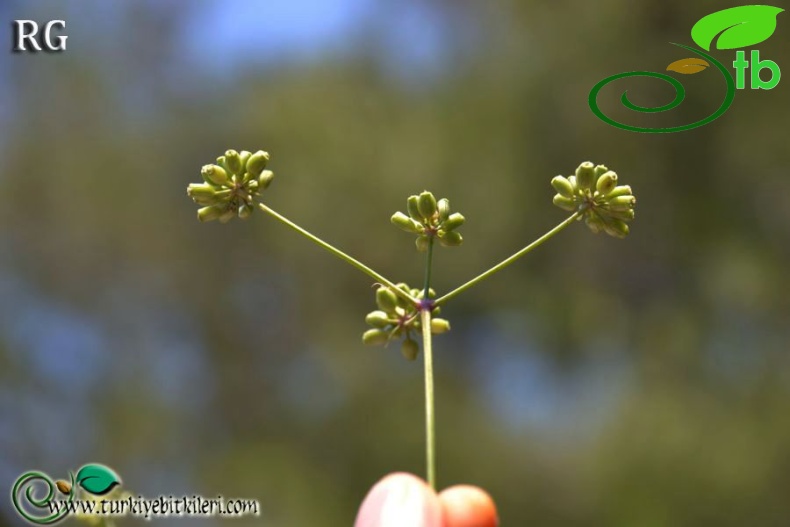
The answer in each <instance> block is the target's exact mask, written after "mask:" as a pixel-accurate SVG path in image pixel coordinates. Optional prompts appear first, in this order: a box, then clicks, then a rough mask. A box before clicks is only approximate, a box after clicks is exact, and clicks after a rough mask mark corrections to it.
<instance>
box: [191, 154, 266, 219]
mask: <svg viewBox="0 0 790 527" xmlns="http://www.w3.org/2000/svg"><path fill="white" fill-rule="evenodd" d="M268 162H269V154H268V153H266V152H264V151H262V150H258V151H257V152H255V153H251V152H247V151H246V150H243V151H241V152H237V151H235V150H228V151H227V152H225V155H223V156H220V157H218V158H217V162H216V164H209V165H205V166H204V167H203V168H202V169H201V171H200V175H201V176H202V177H203V183H192V184H190V185H189V186H188V187H187V195H188V196H189V197H190V198H192V200H193V201H194V202H195V203H197V204H198V205H200V206H201V207H202V208H200V209H199V210H198V219H199V220H200V221H213V220H219V221H220V222H222V223H226V222H228V221H230V220H231V219H233V218H234V217H235V216H238V217H239V218H242V219H246V218H249V217H250V215H251V214H252V212H253V211H254V210H255V203H256V202H257V198H258V197H259V196H260V194H261V192H263V191H264V190H266V188H267V187H268V186H269V185H270V184H271V182H272V179H273V178H274V173H273V172H272V171H271V170H264V169H265V168H266V164H267V163H268Z"/></svg>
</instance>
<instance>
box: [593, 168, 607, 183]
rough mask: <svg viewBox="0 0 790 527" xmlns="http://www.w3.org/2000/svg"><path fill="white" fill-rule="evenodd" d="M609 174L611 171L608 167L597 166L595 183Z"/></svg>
mask: <svg viewBox="0 0 790 527" xmlns="http://www.w3.org/2000/svg"><path fill="white" fill-rule="evenodd" d="M607 172H609V169H608V168H606V165H596V167H595V181H598V178H599V177H601V176H603V175H604V174H606V173H607Z"/></svg>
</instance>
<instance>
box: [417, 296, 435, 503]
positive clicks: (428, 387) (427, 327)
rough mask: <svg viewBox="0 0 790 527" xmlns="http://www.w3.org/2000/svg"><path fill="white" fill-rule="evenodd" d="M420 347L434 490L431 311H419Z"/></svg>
mask: <svg viewBox="0 0 790 527" xmlns="http://www.w3.org/2000/svg"><path fill="white" fill-rule="evenodd" d="M420 319H421V321H420V324H421V325H422V347H423V350H422V351H423V355H424V356H425V461H426V464H427V467H428V468H427V472H428V485H430V486H431V488H432V489H434V490H436V431H435V426H434V415H433V406H434V404H433V348H432V345H431V311H430V310H429V309H422V310H421V311H420Z"/></svg>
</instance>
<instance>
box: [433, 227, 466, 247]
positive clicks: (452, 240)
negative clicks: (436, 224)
mask: <svg viewBox="0 0 790 527" xmlns="http://www.w3.org/2000/svg"><path fill="white" fill-rule="evenodd" d="M439 243H441V244H442V245H443V246H444V247H458V246H459V245H461V244H462V243H464V238H463V236H461V234H460V233H458V232H456V231H450V232H446V233H444V236H442V237H441V238H439Z"/></svg>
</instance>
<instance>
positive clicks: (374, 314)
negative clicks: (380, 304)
mask: <svg viewBox="0 0 790 527" xmlns="http://www.w3.org/2000/svg"><path fill="white" fill-rule="evenodd" d="M365 323H366V324H367V325H369V326H373V327H374V328H378V329H384V328H386V327H387V326H389V325H390V324H391V323H392V322H390V319H389V316H388V315H387V314H386V313H385V312H384V311H371V312H370V313H368V314H367V316H366V317H365Z"/></svg>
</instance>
